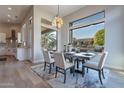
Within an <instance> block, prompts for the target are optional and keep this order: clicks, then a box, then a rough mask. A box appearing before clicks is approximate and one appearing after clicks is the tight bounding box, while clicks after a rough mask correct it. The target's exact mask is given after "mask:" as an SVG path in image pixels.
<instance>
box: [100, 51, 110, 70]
mask: <svg viewBox="0 0 124 93" xmlns="http://www.w3.org/2000/svg"><path fill="white" fill-rule="evenodd" d="M107 55H108V52H103V53H102V55H101V58H100V61H99V64H98V68H99V69H102V68H103V66H104V64H105V61H106V58H107Z"/></svg>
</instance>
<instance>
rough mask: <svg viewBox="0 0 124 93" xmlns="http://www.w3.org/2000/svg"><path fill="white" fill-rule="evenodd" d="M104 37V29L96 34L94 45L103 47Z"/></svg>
mask: <svg viewBox="0 0 124 93" xmlns="http://www.w3.org/2000/svg"><path fill="white" fill-rule="evenodd" d="M104 35H105V30H104V29H101V30H99V31H98V32H96V34H95V36H94V45H99V46H103V45H104Z"/></svg>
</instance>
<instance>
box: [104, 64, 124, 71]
mask: <svg viewBox="0 0 124 93" xmlns="http://www.w3.org/2000/svg"><path fill="white" fill-rule="evenodd" d="M104 67H105V68H107V69H111V70H115V71H120V72H124V69H123V68H117V67H114V66H108V65H105V66H104Z"/></svg>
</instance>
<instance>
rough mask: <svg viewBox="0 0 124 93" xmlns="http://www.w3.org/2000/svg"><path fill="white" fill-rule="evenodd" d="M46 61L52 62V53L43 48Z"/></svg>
mask: <svg viewBox="0 0 124 93" xmlns="http://www.w3.org/2000/svg"><path fill="white" fill-rule="evenodd" d="M43 56H44V61H45V62H49V63H51V55H50V52H49V51H46V50H43Z"/></svg>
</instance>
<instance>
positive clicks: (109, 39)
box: [61, 6, 124, 70]
mask: <svg viewBox="0 0 124 93" xmlns="http://www.w3.org/2000/svg"><path fill="white" fill-rule="evenodd" d="M103 10H105V31H106V32H105V50H106V51H108V52H109V55H108V58H107V61H106V66H109V67H113V68H118V69H123V70H124V48H123V47H124V42H123V35H124V31H123V30H124V6H86V7H84V8H82V9H80V10H79V11H77V12H75V13H72V14H70V15H68V16H66V17H64V18H63V19H64V26H63V27H62V31H61V37H62V38H61V50H62V49H63V46H64V44H67V43H68V42H69V22H71V21H74V20H77V19H80V18H83V17H86V16H89V15H91V14H94V13H97V12H100V11H103Z"/></svg>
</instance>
